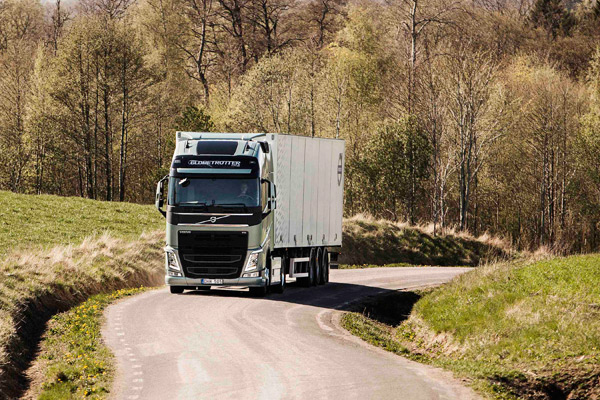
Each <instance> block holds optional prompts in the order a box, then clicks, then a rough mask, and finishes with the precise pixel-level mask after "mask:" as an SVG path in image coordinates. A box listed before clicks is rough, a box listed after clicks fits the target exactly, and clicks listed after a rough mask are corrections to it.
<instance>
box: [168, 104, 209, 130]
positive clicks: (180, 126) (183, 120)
mask: <svg viewBox="0 0 600 400" xmlns="http://www.w3.org/2000/svg"><path fill="white" fill-rule="evenodd" d="M175 127H176V129H177V130H180V131H188V132H212V131H213V130H214V129H215V124H214V123H213V122H212V120H211V119H210V115H208V114H206V112H205V111H204V109H202V108H198V107H196V106H188V107H186V108H185V110H183V112H182V113H181V116H180V117H178V118H176V119H175Z"/></svg>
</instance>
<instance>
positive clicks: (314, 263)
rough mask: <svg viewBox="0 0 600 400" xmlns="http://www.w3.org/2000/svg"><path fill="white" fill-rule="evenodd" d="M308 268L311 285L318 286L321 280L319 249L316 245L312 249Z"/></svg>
mask: <svg viewBox="0 0 600 400" xmlns="http://www.w3.org/2000/svg"><path fill="white" fill-rule="evenodd" d="M308 269H309V272H308V277H309V281H310V286H316V285H317V283H318V282H319V251H318V249H317V248H316V247H313V248H312V249H310V261H309V263H308Z"/></svg>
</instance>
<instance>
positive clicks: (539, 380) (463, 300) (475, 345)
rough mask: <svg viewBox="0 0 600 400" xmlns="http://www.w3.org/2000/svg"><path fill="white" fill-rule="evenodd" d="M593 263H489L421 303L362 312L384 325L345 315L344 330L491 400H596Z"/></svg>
mask: <svg viewBox="0 0 600 400" xmlns="http://www.w3.org/2000/svg"><path fill="white" fill-rule="evenodd" d="M599 265H600V255H599V254H592V255H584V256H572V257H566V258H554V259H546V260H541V261H518V262H512V263H497V264H491V265H488V266H484V267H481V268H478V269H476V270H473V271H472V272H470V273H467V274H465V275H463V276H461V277H459V278H458V279H457V280H455V281H453V282H451V283H450V284H447V285H444V286H442V287H440V288H438V289H436V290H433V291H432V292H430V293H426V294H424V295H423V296H422V297H420V296H421V295H422V294H416V295H415V294H410V295H409V294H407V293H403V294H402V293H401V294H394V295H392V296H391V297H381V298H379V299H378V300H374V301H373V303H372V304H371V305H368V306H365V307H364V310H366V312H367V313H368V315H370V316H371V317H372V318H374V319H377V320H378V321H381V322H385V324H381V323H379V322H376V321H374V320H371V319H368V318H366V317H364V316H361V315H359V314H349V315H348V316H347V317H346V319H345V320H346V326H347V327H348V328H349V329H350V330H351V331H353V332H354V333H356V334H359V335H360V336H362V337H363V338H365V339H367V340H369V341H370V342H372V343H377V344H380V345H382V346H383V347H385V348H387V349H388V350H391V351H394V352H396V353H400V354H405V355H409V356H414V357H416V358H418V359H419V360H421V361H423V360H429V361H430V362H432V363H434V364H437V365H440V366H443V367H446V368H449V369H451V370H453V371H455V372H456V373H458V374H459V375H462V376H465V377H468V378H471V379H473V380H474V383H475V385H476V386H478V387H480V388H482V389H483V390H485V391H488V392H490V393H492V394H493V395H494V396H495V397H497V398H503V399H505V398H510V399H513V398H520V399H536V400H538V399H539V400H542V399H543V400H550V399H596V398H599V396H600V318H598V317H599V315H600V314H599V312H600V268H598V266H599ZM419 297H420V298H419ZM413 304H414V307H413V308H412V311H411V309H410V308H411V305H413ZM361 311H362V310H361ZM407 315H408V319H406V317H407ZM405 319H406V320H405ZM404 320H405V321H404ZM402 321H404V322H402ZM398 324H399V325H398ZM396 325H397V327H396Z"/></svg>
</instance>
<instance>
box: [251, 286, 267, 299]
mask: <svg viewBox="0 0 600 400" xmlns="http://www.w3.org/2000/svg"><path fill="white" fill-rule="evenodd" d="M250 295H251V296H253V297H265V296H266V295H267V286H263V287H251V288H250Z"/></svg>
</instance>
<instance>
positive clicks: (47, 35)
mask: <svg viewBox="0 0 600 400" xmlns="http://www.w3.org/2000/svg"><path fill="white" fill-rule="evenodd" d="M599 39H600V2H598V1H595V0H586V1H565V0H455V1H453V0H72V1H70V2H65V0H52V1H44V2H40V1H39V0H0V189H3V190H10V191H13V192H18V193H32V194H36V193H49V194H57V195H63V196H82V197H86V198H92V199H100V200H108V201H129V202H138V203H148V202H151V201H152V199H153V193H154V189H155V182H156V181H157V180H158V179H159V178H160V177H162V176H163V175H164V174H166V173H167V172H168V168H169V164H170V157H171V154H172V151H173V146H174V133H175V130H199V131H215V132H280V133H290V134H296V135H307V136H319V137H331V138H342V139H345V141H346V150H347V156H346V157H347V160H346V171H345V174H346V177H345V213H346V215H348V216H350V215H354V214H358V213H365V214H369V215H372V216H374V217H377V218H385V219H389V220H402V221H407V222H410V223H414V224H417V223H419V224H433V228H434V231H435V232H442V231H444V230H445V229H447V228H449V227H452V228H454V229H458V230H464V231H469V232H471V233H472V234H475V235H481V234H491V235H498V236H502V237H505V238H507V239H509V240H510V241H512V243H513V244H514V245H515V246H517V247H518V248H522V249H535V248H538V247H540V246H544V247H546V248H549V249H552V250H554V251H556V252H560V253H575V252H588V251H594V250H598V249H599V248H600V162H599V161H600V40H599Z"/></svg>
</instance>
